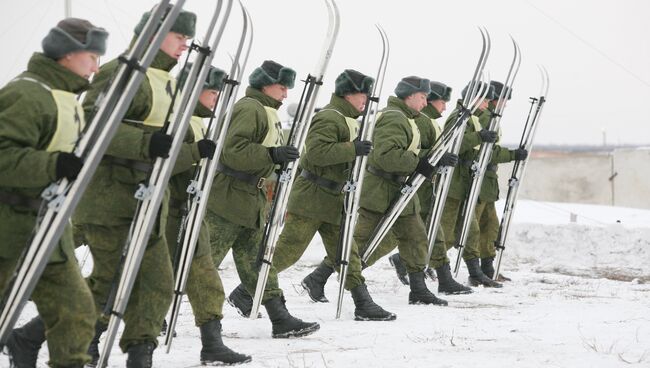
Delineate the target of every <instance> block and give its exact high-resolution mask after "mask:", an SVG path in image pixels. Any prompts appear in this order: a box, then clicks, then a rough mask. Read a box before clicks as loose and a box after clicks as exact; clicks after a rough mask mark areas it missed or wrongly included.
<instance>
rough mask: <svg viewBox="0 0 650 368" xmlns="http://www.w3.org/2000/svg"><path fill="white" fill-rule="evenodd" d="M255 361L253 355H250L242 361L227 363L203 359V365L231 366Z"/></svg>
mask: <svg viewBox="0 0 650 368" xmlns="http://www.w3.org/2000/svg"><path fill="white" fill-rule="evenodd" d="M252 361H253V358H252V357H248V359H246V360H242V361H240V362H233V363H226V362H209V361H204V360H202V361H201V365H204V366H208V367H230V366H233V365H239V364H246V363H250V362H252Z"/></svg>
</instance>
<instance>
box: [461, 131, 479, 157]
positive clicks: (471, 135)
mask: <svg viewBox="0 0 650 368" xmlns="http://www.w3.org/2000/svg"><path fill="white" fill-rule="evenodd" d="M469 129H470V127H469V126H468V127H467V129H465V134H463V142H462V143H461V144H460V152H459V153H460V154H463V153H465V152H468V151H470V150H473V149H474V147H476V146H478V145H479V144H481V143H482V141H481V136H480V135H479V134H478V132H474V131H470V130H469Z"/></svg>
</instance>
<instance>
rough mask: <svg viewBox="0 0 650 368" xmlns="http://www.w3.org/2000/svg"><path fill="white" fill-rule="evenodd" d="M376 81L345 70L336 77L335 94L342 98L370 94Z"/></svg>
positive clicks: (356, 72)
mask: <svg viewBox="0 0 650 368" xmlns="http://www.w3.org/2000/svg"><path fill="white" fill-rule="evenodd" d="M374 83H375V79H374V78H371V77H369V76H367V75H365V74H363V73H359V72H358V71H356V70H353V69H345V70H344V71H343V73H341V74H339V76H338V77H336V81H335V82H334V94H335V95H337V96H340V97H343V96H345V95H351V94H355V93H365V94H370V89H371V88H372V85H373V84H374Z"/></svg>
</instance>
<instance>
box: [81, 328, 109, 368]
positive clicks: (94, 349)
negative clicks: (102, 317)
mask: <svg viewBox="0 0 650 368" xmlns="http://www.w3.org/2000/svg"><path fill="white" fill-rule="evenodd" d="M107 328H108V326H106V325H105V324H103V323H99V322H96V323H95V336H93V339H92V340H90V345H89V346H88V355H90V363H86V367H89V368H94V367H97V363H98V362H99V338H100V337H102V334H103V333H104V331H106V329H107Z"/></svg>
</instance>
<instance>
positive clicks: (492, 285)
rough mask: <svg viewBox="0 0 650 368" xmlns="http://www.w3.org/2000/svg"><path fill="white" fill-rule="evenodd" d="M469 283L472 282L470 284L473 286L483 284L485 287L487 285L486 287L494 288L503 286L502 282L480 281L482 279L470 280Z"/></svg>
mask: <svg viewBox="0 0 650 368" xmlns="http://www.w3.org/2000/svg"><path fill="white" fill-rule="evenodd" d="M469 284H470V286H473V287H479V286H483V287H486V288H494V289H500V288H502V287H503V285H501V284H496V285H494V284H488V283H483V282H480V281H469Z"/></svg>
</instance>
